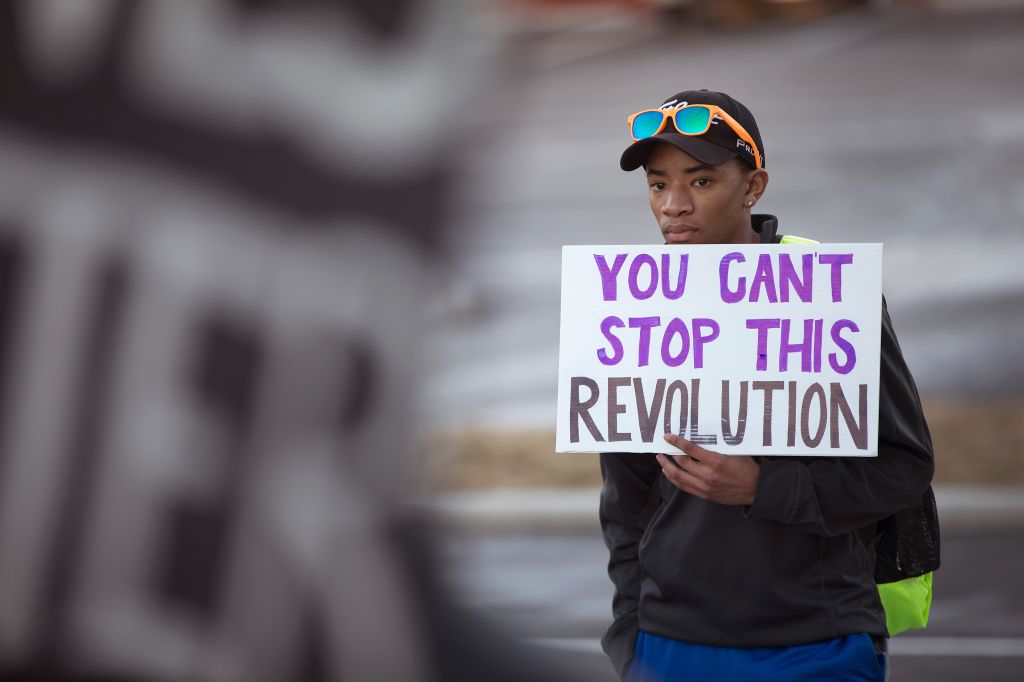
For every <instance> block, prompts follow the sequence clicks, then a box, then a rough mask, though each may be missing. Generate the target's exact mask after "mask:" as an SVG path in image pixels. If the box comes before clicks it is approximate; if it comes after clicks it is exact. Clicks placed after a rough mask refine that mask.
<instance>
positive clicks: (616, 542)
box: [599, 453, 661, 679]
mask: <svg viewBox="0 0 1024 682" xmlns="http://www.w3.org/2000/svg"><path fill="white" fill-rule="evenodd" d="M660 474H661V467H660V466H658V462H657V460H656V459H655V457H654V455H647V454H635V453H626V454H618V453H603V454H602V455H601V478H602V480H603V481H604V486H603V487H602V489H601V505H600V512H599V515H600V519H601V533H602V535H603V536H604V544H605V546H607V547H608V553H609V558H608V577H609V578H611V581H612V583H613V584H614V586H615V596H614V597H613V599H612V616H613V618H614V620H613V622H612V624H611V626H610V627H609V628H608V631H607V632H606V633H605V635H604V637H603V638H602V639H601V646H602V648H604V651H605V653H607V654H608V657H609V658H610V659H611V661H612V665H614V666H615V669H616V670H617V671H618V673H619V676H620V677H621V678H623V679H625V676H626V673H627V672H628V670H629V664H630V663H631V662H632V660H633V649H634V648H635V646H636V637H637V633H638V626H637V608H638V602H639V600H640V580H641V573H640V560H639V554H638V553H639V545H640V538H641V537H642V536H643V534H644V530H645V529H646V527H647V523H648V522H649V521H650V519H651V516H652V515H653V513H654V510H655V509H656V508H657V503H658V499H659V493H658V487H657V482H658V477H659V476H660Z"/></svg>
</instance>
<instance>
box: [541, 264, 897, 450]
mask: <svg viewBox="0 0 1024 682" xmlns="http://www.w3.org/2000/svg"><path fill="white" fill-rule="evenodd" d="M881 304H882V245H881V244H813V245H803V244H801V245H743V246H740V245H728V244H717V245H700V246H677V245H672V246H649V245H646V246H566V247H563V249H562V319H561V341H560V348H559V367H558V422H557V437H556V448H555V449H556V450H557V451H559V452H678V451H677V450H676V449H675V448H673V447H672V446H670V445H669V444H667V443H666V442H665V441H664V439H663V438H662V434H664V433H666V432H672V433H676V434H679V435H681V436H683V437H684V438H687V439H689V440H691V441H693V442H696V443H699V444H701V445H702V446H704V447H706V448H709V449H712V450H716V451H718V452H722V453H725V454H745V455H818V456H821V455H828V456H832V455H847V456H874V455H876V454H877V441H878V391H879V385H878V384H879V342H880V334H881V315H882V312H881V307H882V306H881Z"/></svg>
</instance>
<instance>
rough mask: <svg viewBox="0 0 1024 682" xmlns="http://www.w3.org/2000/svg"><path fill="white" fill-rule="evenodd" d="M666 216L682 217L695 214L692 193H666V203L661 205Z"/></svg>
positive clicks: (682, 191) (678, 191)
mask: <svg viewBox="0 0 1024 682" xmlns="http://www.w3.org/2000/svg"><path fill="white" fill-rule="evenodd" d="M661 212H662V214H663V215H665V216H669V217H672V216H680V215H686V214H688V213H692V212H693V201H692V200H691V198H690V193H689V192H687V191H686V190H683V189H675V190H672V191H669V192H666V193H665V203H663V204H662V205H661Z"/></svg>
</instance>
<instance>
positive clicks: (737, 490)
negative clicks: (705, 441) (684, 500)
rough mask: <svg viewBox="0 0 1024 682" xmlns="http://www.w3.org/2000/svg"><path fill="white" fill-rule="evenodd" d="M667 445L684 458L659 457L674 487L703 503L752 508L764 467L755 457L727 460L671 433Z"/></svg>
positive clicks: (730, 458) (668, 434)
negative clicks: (704, 501)
mask: <svg viewBox="0 0 1024 682" xmlns="http://www.w3.org/2000/svg"><path fill="white" fill-rule="evenodd" d="M665 442H666V443H669V444H671V445H674V446H676V447H677V448H679V449H680V450H682V451H683V452H684V453H686V454H683V455H658V463H659V464H661V472H662V473H663V474H665V478H667V479H668V480H669V482H671V483H672V485H674V486H675V487H677V488H679V489H680V490H682V491H683V492H684V493H689V494H691V495H695V496H697V497H699V498H701V499H702V500H708V501H710V502H717V503H719V504H727V505H740V504H747V505H750V504H753V503H754V495H755V493H756V492H757V478H758V476H759V475H760V472H761V466H760V465H759V464H758V463H757V462H756V461H754V458H753V457H747V456H744V455H733V456H726V455H722V454H720V453H717V452H712V451H711V450H705V449H704V448H702V447H701V446H699V445H697V444H695V443H691V442H690V441H688V440H686V439H685V438H680V437H679V436H676V435H674V434H671V433H666V434H665Z"/></svg>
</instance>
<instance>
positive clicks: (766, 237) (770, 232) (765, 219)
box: [750, 213, 779, 244]
mask: <svg viewBox="0 0 1024 682" xmlns="http://www.w3.org/2000/svg"><path fill="white" fill-rule="evenodd" d="M750 226H751V227H752V228H753V230H754V232H757V233H758V234H759V235H761V243H762V244H777V243H778V242H779V237H778V231H779V219H778V218H776V217H775V216H773V215H768V214H767V213H758V214H756V215H752V216H750Z"/></svg>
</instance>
